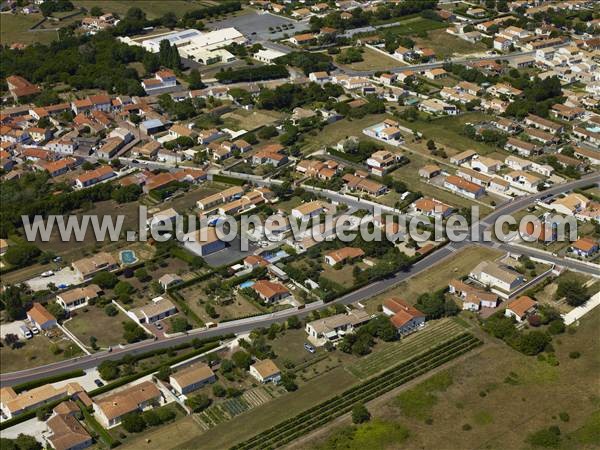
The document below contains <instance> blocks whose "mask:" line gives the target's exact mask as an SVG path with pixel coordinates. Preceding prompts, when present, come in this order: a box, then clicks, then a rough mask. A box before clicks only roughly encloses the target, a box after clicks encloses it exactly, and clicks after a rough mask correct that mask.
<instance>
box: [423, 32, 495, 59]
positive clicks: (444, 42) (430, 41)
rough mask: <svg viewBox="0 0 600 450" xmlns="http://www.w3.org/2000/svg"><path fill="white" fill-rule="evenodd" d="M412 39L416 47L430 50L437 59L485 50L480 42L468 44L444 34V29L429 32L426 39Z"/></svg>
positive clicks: (484, 46)
mask: <svg viewBox="0 0 600 450" xmlns="http://www.w3.org/2000/svg"><path fill="white" fill-rule="evenodd" d="M412 39H413V40H414V41H415V42H416V44H417V45H420V46H423V47H429V48H431V49H432V50H433V51H434V52H435V54H436V56H437V58H438V59H441V58H446V57H448V56H453V55H465V54H469V53H478V52H484V51H486V50H487V47H486V45H485V44H483V43H481V42H477V43H475V44H471V43H470V42H467V41H465V40H463V39H459V38H457V37H456V36H452V35H451V34H448V33H446V30H445V29H440V30H432V31H429V32H428V33H427V37H426V38H422V37H413V38H412Z"/></svg>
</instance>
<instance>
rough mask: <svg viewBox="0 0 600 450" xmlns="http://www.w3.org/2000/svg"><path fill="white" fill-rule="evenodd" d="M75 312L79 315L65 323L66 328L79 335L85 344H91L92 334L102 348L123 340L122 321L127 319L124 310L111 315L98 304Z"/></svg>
mask: <svg viewBox="0 0 600 450" xmlns="http://www.w3.org/2000/svg"><path fill="white" fill-rule="evenodd" d="M84 310H86V311H84ZM75 312H76V313H77V315H75V316H74V317H73V318H72V319H71V320H69V321H68V322H66V323H65V328H67V329H68V330H69V331H70V332H72V333H73V334H74V335H75V336H77V338H79V340H80V341H81V342H82V343H83V344H84V345H87V346H90V337H91V336H95V337H96V339H97V340H98V341H97V343H98V346H99V347H101V348H106V347H109V346H111V345H116V344H118V343H119V342H121V341H122V340H123V336H122V335H123V328H122V326H121V322H122V321H123V320H126V317H125V315H124V314H123V313H122V312H120V311H119V313H118V314H117V315H116V316H113V317H109V316H108V315H106V313H105V312H104V308H99V307H97V306H88V307H85V308H80V309H78V310H76V311H75Z"/></svg>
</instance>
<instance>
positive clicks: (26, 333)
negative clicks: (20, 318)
mask: <svg viewBox="0 0 600 450" xmlns="http://www.w3.org/2000/svg"><path fill="white" fill-rule="evenodd" d="M19 331H20V332H21V335H22V336H23V337H24V338H26V339H31V338H32V337H33V334H31V330H30V329H29V328H27V327H26V326H25V325H21V326H20V327H19Z"/></svg>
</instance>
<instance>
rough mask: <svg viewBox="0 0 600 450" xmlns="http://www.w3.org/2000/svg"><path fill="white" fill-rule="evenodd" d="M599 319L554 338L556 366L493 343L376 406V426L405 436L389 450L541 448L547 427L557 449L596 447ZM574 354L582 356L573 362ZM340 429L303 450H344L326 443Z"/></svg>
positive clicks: (599, 442)
mask: <svg viewBox="0 0 600 450" xmlns="http://www.w3.org/2000/svg"><path fill="white" fill-rule="evenodd" d="M599 320H600V309H595V310H594V311H592V312H591V313H590V314H589V315H588V316H586V317H585V318H584V319H583V320H582V321H581V325H580V327H579V328H578V329H577V330H576V332H575V333H574V334H571V333H566V334H564V335H561V336H559V337H558V338H557V339H556V340H555V348H556V356H557V358H558V360H559V363H560V364H559V365H558V366H551V365H550V364H548V363H547V362H546V361H539V360H537V359H536V358H534V357H527V356H524V355H522V354H520V353H518V352H516V351H514V350H512V349H510V348H509V347H508V346H506V345H504V344H498V345H488V346H486V347H484V349H483V351H481V352H479V353H477V354H473V355H472V356H470V357H468V358H466V359H465V360H464V361H463V362H462V363H461V364H459V365H455V366H453V367H452V368H450V369H448V370H446V371H443V372H440V373H437V374H434V375H433V376H431V377H430V378H429V379H427V380H425V381H424V382H422V383H419V384H418V385H417V386H414V387H411V388H410V389H408V390H406V391H403V392H402V393H400V394H399V395H398V396H397V397H396V398H393V399H391V400H389V401H385V400H384V401H382V402H380V403H378V404H377V407H372V408H370V412H371V414H372V415H373V416H374V420H375V423H377V422H379V421H384V422H385V423H393V424H395V425H396V426H397V427H398V428H403V429H406V430H407V434H408V437H407V438H406V437H402V438H400V439H395V440H392V441H391V442H387V447H385V448H411V449H412V448H448V449H454V448H472V449H501V448H503V449H504V448H515V449H532V448H533V449H535V448H543V447H538V446H532V445H527V444H526V442H525V441H526V439H527V438H528V436H530V435H531V434H532V433H534V432H537V431H539V430H541V429H547V428H548V427H550V426H558V427H559V428H560V431H561V435H560V441H559V443H558V445H554V446H552V448H561V449H567V450H571V449H573V450H574V449H594V448H598V447H599V446H600V433H599V432H598V430H599V429H600V403H599V401H598V399H599V398H600V385H599V384H598V379H597V378H598V371H599V370H600V341H599V340H598V339H597V336H598V328H597V326H598V322H599ZM573 351H578V352H580V353H581V357H579V358H577V359H573V358H570V357H569V354H570V353H571V352H573ZM349 423H350V421H349V420H345V421H344V422H343V424H344V425H346V424H349ZM359 429H360V427H359ZM343 430H344V428H342V429H340V428H338V429H334V430H333V432H331V434H329V435H328V436H325V437H323V434H324V433H321V435H320V436H319V438H318V439H316V440H314V441H312V446H311V445H310V444H311V442H303V443H302V444H303V445H302V448H320V449H325V448H327V449H334V448H340V447H336V446H335V445H329V446H327V445H326V444H327V443H328V442H332V440H333V439H334V438H337V439H338V442H339V440H340V439H343ZM342 442H344V441H343V440H342ZM343 448H347V447H343ZM349 448H353V447H349Z"/></svg>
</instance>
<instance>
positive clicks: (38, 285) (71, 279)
mask: <svg viewBox="0 0 600 450" xmlns="http://www.w3.org/2000/svg"><path fill="white" fill-rule="evenodd" d="M50 283H54V285H55V286H61V285H65V286H72V285H77V284H80V283H81V280H80V279H79V277H78V276H77V275H76V274H75V271H74V270H73V269H71V268H70V267H65V268H63V269H61V270H59V271H57V272H54V275H52V276H50V277H42V276H39V277H35V278H32V279H30V280H27V281H26V282H25V284H27V285H28V286H29V287H30V288H31V290H32V291H43V290H45V289H48V284H50Z"/></svg>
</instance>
